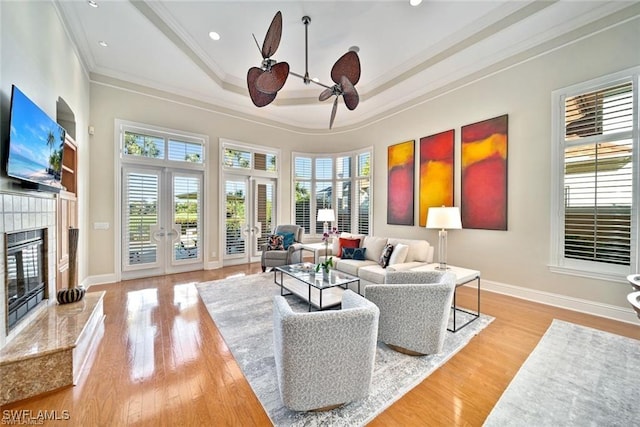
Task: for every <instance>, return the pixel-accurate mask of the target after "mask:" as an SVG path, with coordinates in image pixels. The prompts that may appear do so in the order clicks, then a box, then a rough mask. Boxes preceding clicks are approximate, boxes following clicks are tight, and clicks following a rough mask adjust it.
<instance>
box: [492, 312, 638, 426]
mask: <svg viewBox="0 0 640 427" xmlns="http://www.w3.org/2000/svg"><path fill="white" fill-rule="evenodd" d="M639 393H640V341H637V340H634V339H631V338H627V337H622V336H619V335H614V334H610V333H608V332H603V331H599V330H596V329H591V328H587V327H584V326H580V325H575V324H573V323H568V322H563V321H561V320H554V321H553V323H552V324H551V326H550V327H549V329H548V330H547V332H546V333H545V334H544V336H543V337H542V339H541V340H540V342H539V343H538V345H537V346H536V348H535V349H534V350H533V351H532V352H531V354H530V355H529V357H528V358H527V360H526V361H525V363H524V364H523V365H522V367H521V368H520V370H519V371H518V373H517V374H516V376H515V377H514V378H513V380H512V381H511V384H509V386H508V387H507V389H506V390H505V391H504V393H503V394H502V397H500V400H498V403H497V404H496V406H495V407H494V408H493V410H492V411H491V413H490V414H489V416H488V417H487V419H486V421H485V424H484V425H485V426H580V427H582V426H632V425H638V423H639V422H640V403H639V400H638V396H639Z"/></svg>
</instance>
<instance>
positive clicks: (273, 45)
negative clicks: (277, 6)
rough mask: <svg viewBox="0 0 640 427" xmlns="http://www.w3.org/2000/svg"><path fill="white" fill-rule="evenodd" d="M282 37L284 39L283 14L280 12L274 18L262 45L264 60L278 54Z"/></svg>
mask: <svg viewBox="0 0 640 427" xmlns="http://www.w3.org/2000/svg"><path fill="white" fill-rule="evenodd" d="M280 37H282V13H281V12H280V11H278V12H277V13H276V16H274V17H273V20H272V21H271V25H269V29H268V30H267V35H266V36H265V37H264V43H263V44H262V57H263V58H271V55H273V54H274V53H276V50H278V46H279V45H280Z"/></svg>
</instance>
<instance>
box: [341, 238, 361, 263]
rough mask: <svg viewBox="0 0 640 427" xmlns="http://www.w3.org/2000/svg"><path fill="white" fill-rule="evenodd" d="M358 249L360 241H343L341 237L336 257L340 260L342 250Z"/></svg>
mask: <svg viewBox="0 0 640 427" xmlns="http://www.w3.org/2000/svg"><path fill="white" fill-rule="evenodd" d="M359 247H360V239H345V238H343V237H341V238H340V246H339V247H338V253H337V254H336V256H337V257H338V258H342V248H359Z"/></svg>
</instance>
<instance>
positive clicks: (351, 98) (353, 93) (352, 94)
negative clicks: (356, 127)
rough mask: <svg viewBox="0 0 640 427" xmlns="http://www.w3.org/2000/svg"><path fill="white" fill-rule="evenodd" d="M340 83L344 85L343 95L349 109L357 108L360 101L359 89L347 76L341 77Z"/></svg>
mask: <svg viewBox="0 0 640 427" xmlns="http://www.w3.org/2000/svg"><path fill="white" fill-rule="evenodd" d="M340 85H341V86H342V97H343V98H344V103H345V105H346V106H347V108H348V109H349V110H355V109H356V107H357V106H358V103H359V102H360V96H359V95H358V91H357V90H356V88H355V86H353V85H352V84H351V82H350V81H349V79H348V78H347V77H346V76H342V77H341V78H340Z"/></svg>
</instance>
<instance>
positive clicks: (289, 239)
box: [277, 231, 295, 249]
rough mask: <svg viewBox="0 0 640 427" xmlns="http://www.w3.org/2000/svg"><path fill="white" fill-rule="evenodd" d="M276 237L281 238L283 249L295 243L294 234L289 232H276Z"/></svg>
mask: <svg viewBox="0 0 640 427" xmlns="http://www.w3.org/2000/svg"><path fill="white" fill-rule="evenodd" d="M277 235H278V236H282V245H283V246H284V249H287V248H289V246H291V245H293V242H294V241H295V233H292V232H290V231H278V233H277Z"/></svg>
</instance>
